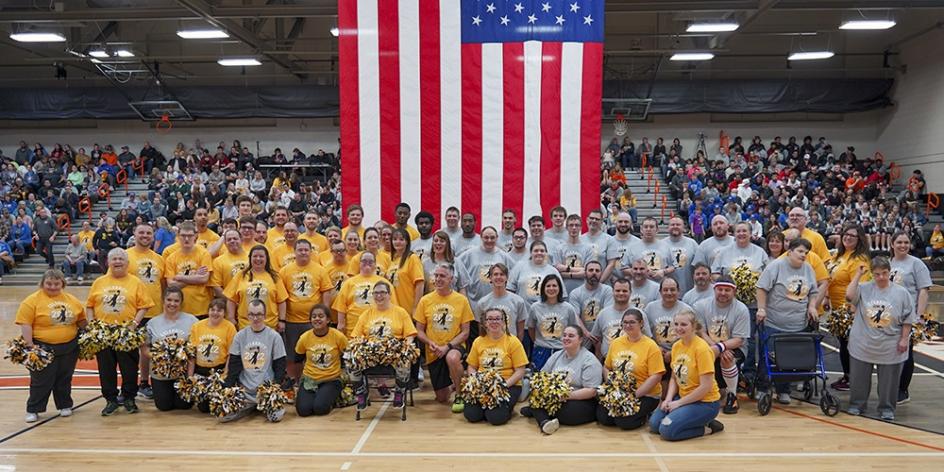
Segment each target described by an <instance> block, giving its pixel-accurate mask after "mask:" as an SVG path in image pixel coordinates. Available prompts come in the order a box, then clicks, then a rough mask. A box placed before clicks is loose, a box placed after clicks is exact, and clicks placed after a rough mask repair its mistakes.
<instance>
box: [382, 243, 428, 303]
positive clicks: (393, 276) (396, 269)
mask: <svg viewBox="0 0 944 472" xmlns="http://www.w3.org/2000/svg"><path fill="white" fill-rule="evenodd" d="M391 244H392V246H393V256H392V259H393V260H392V261H391V262H390V265H389V266H388V267H387V272H386V277H387V280H389V281H390V283H391V284H392V285H393V290H394V292H396V294H397V296H396V298H397V304H398V305H400V307H401V308H403V309H404V310H406V312H407V313H409V314H411V315H412V314H413V311H414V310H415V309H416V305H417V304H418V303H419V302H420V298H421V297H422V296H423V287H424V284H425V283H426V279H425V274H424V273H423V261H421V260H420V258H419V257H417V255H416V254H413V251H411V250H410V235H409V234H407V232H406V230H403V229H395V230H394V231H393V235H392V236H391Z"/></svg>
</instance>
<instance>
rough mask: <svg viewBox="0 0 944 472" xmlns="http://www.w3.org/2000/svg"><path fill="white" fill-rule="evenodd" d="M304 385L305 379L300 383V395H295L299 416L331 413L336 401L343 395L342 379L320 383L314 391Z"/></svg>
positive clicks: (296, 409)
mask: <svg viewBox="0 0 944 472" xmlns="http://www.w3.org/2000/svg"><path fill="white" fill-rule="evenodd" d="M303 385H304V380H303V381H302V382H300V383H299V387H298V395H297V396H296V397H295V412H296V413H298V416H311V415H315V416H322V415H327V414H328V413H331V408H333V407H334V402H335V401H337V399H338V397H340V396H341V381H340V380H329V381H327V382H324V383H320V384H318V389H317V390H315V391H314V392H312V391H310V390H307V389H306V388H305V387H304V386H303Z"/></svg>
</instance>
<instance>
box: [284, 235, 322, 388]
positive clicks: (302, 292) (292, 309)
mask: <svg viewBox="0 0 944 472" xmlns="http://www.w3.org/2000/svg"><path fill="white" fill-rule="evenodd" d="M311 251H312V247H311V243H310V242H308V241H307V240H305V239H300V240H299V241H298V242H296V243H295V261H294V262H292V263H291V264H289V265H287V266H285V267H283V268H282V270H280V271H279V278H280V279H281V280H282V285H284V286H285V291H286V292H287V293H288V301H287V302H286V306H285V336H283V339H284V340H285V352H291V351H292V349H295V345H296V344H298V339H299V338H300V337H301V335H302V333H304V332H305V331H307V330H308V329H309V328H310V327H311V320H310V314H311V308H312V307H313V306H315V305H318V304H320V303H322V294H323V293H325V292H328V291H330V290H332V289H333V288H334V287H333V286H332V285H331V281H330V280H328V279H327V277H326V276H325V272H324V269H323V268H322V267H321V265H320V264H318V263H316V262H314V261H313V260H312V259H311ZM329 318H330V315H329ZM306 321H307V322H306ZM286 360H287V361H288V362H287V365H286V370H287V371H288V377H289V378H291V379H295V380H298V379H299V378H300V377H299V374H300V372H299V370H300V369H301V366H300V365H299V364H298V363H296V362H295V357H294V356H288V359H286Z"/></svg>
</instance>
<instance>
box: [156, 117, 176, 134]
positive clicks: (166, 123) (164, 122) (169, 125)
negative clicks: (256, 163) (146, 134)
mask: <svg viewBox="0 0 944 472" xmlns="http://www.w3.org/2000/svg"><path fill="white" fill-rule="evenodd" d="M173 128H174V123H173V122H172V121H170V115H169V114H167V113H164V114H163V115H161V121H158V122H157V125H155V126H154V129H155V130H157V132H158V133H169V132H170V130H171V129H173Z"/></svg>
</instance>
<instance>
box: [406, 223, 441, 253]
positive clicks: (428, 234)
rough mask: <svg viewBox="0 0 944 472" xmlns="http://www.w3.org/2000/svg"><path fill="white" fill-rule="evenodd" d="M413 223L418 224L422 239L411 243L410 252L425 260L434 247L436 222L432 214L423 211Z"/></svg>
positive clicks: (417, 228)
mask: <svg viewBox="0 0 944 472" xmlns="http://www.w3.org/2000/svg"><path fill="white" fill-rule="evenodd" d="M413 222H414V223H416V231H418V232H419V233H420V237H419V238H417V239H414V240H413V241H412V242H411V243H410V250H411V251H413V254H416V256H417V257H419V258H420V259H423V256H425V255H426V254H427V253H429V251H430V249H431V248H432V246H433V225H434V224H435V222H436V221H435V218H434V217H433V214H432V213H430V212H428V211H421V212H419V213H417V214H416V217H414V218H413Z"/></svg>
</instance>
